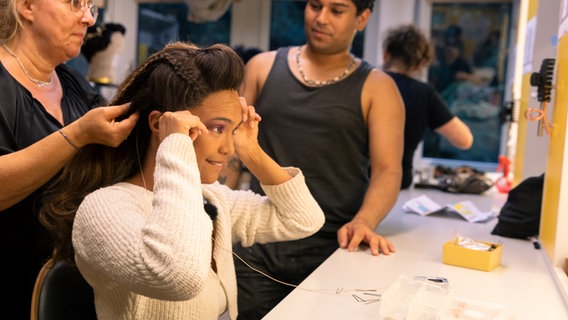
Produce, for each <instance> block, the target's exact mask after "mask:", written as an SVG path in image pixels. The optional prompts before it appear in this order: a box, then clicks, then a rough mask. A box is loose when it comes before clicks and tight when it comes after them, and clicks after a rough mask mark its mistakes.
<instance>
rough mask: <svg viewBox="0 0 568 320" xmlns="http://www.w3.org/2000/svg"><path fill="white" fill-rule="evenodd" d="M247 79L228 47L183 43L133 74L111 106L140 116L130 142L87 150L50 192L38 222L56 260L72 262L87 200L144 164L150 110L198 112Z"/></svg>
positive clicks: (155, 56)
mask: <svg viewBox="0 0 568 320" xmlns="http://www.w3.org/2000/svg"><path fill="white" fill-rule="evenodd" d="M243 75H244V64H243V62H242V60H241V58H240V57H239V56H238V54H237V53H236V52H235V51H234V50H233V49H231V48H230V47H228V46H226V45H222V44H216V45H213V46H210V47H206V48H199V47H197V46H195V45H193V44H190V43H185V42H175V43H171V44H168V45H167V46H165V47H164V48H163V49H162V50H160V51H158V52H156V53H155V54H153V55H151V56H150V57H149V58H148V59H147V60H146V61H145V62H144V64H142V65H140V66H139V67H138V68H137V69H136V70H134V71H133V72H132V73H131V74H130V75H129V76H128V77H127V78H126V79H125V80H124V81H123V82H122V84H121V86H120V87H119V89H118V94H117V96H116V97H115V98H114V100H113V101H112V103H111V104H112V105H119V104H124V103H127V102H131V104H130V108H129V110H128V112H127V114H125V115H124V117H127V116H128V115H129V114H132V113H135V112H139V113H140V118H139V120H138V122H137V123H136V126H135V127H134V129H133V130H132V133H131V134H130V136H129V137H128V139H127V140H125V141H124V142H123V143H122V144H121V145H120V146H118V147H116V148H113V147H107V146H104V145H97V144H92V145H88V146H85V147H84V148H83V149H82V150H81V151H80V152H78V153H77V154H76V156H75V157H73V158H72V159H71V160H70V161H69V162H68V163H67V164H66V165H65V167H64V168H63V170H62V171H61V174H60V175H59V176H58V177H57V178H56V180H55V181H54V182H53V183H52V184H51V186H50V187H49V189H48V190H46V193H45V198H44V200H45V201H44V205H43V206H42V208H41V210H40V213H39V218H40V221H41V223H42V224H43V225H44V226H45V227H46V228H47V229H48V230H49V232H50V233H51V235H52V237H53V240H54V253H53V255H54V258H55V259H57V260H66V261H68V262H70V263H74V250H73V245H72V243H71V230H72V226H73V220H74V217H75V214H76V212H77V209H78V208H79V205H80V204H81V202H82V201H83V199H84V198H85V196H86V195H88V194H89V193H91V192H93V191H95V190H96V189H99V188H102V187H106V186H110V185H113V184H116V183H118V182H121V181H124V180H126V179H128V178H130V177H132V176H133V175H134V174H136V173H137V172H139V171H140V166H143V165H144V158H145V157H144V155H146V153H147V150H148V145H149V141H150V128H149V123H148V116H149V114H150V112H151V111H153V110H158V111H160V112H165V111H179V110H188V109H192V108H195V107H197V106H199V105H200V104H201V103H202V102H203V100H204V99H205V98H207V96H209V95H210V94H212V93H215V92H218V91H222V90H235V91H236V90H238V87H239V85H240V84H241V82H242V80H243Z"/></svg>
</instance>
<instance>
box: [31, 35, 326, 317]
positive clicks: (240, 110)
mask: <svg viewBox="0 0 568 320" xmlns="http://www.w3.org/2000/svg"><path fill="white" fill-rule="evenodd" d="M243 73H244V64H243V62H242V60H241V58H240V57H239V56H238V55H237V54H236V53H235V52H234V51H233V50H232V49H231V48H230V47H228V46H225V45H213V46H211V47H207V48H198V47H197V46H194V45H192V44H188V43H184V42H176V43H172V44H169V45H167V46H166V47H165V48H163V49H162V50H160V51H158V52H157V53H155V54H153V55H152V56H150V57H149V58H148V59H147V60H146V62H144V63H143V64H142V65H140V66H139V67H138V68H137V69H136V70H134V72H132V73H131V74H130V76H128V77H127V78H126V80H125V81H124V82H123V83H122V85H121V86H120V87H119V90H118V95H117V97H116V98H115V100H114V101H113V103H115V104H121V103H124V102H126V101H132V103H131V105H130V112H131V113H132V112H139V114H140V120H139V121H138V123H137V125H136V127H135V128H134V131H133V134H132V135H130V136H129V137H128V139H127V140H126V141H124V142H123V143H122V144H121V145H120V146H118V147H117V148H109V147H105V146H100V145H91V146H87V147H85V148H84V150H83V151H82V152H81V153H78V154H77V155H76V157H75V158H73V159H72V160H71V161H70V162H69V163H68V164H67V165H66V166H65V168H64V170H63V172H62V174H61V176H60V177H59V179H58V180H57V181H56V182H54V184H53V185H52V188H50V189H49V190H48V191H47V192H48V196H49V197H48V199H47V201H46V205H45V207H44V208H43V210H42V212H41V218H42V222H43V223H44V224H45V225H46V226H47V227H48V228H49V229H50V230H51V231H52V232H53V234H54V235H55V239H56V250H55V259H56V260H58V259H64V260H67V261H70V262H73V261H75V262H76V265H77V267H78V269H79V271H80V272H81V273H82V275H83V276H84V277H85V279H86V280H87V282H88V283H89V284H90V285H91V286H92V287H93V290H94V294H95V307H96V312H97V317H98V319H101V320H106V319H108V320H117V319H184V320H207V319H211V320H212V319H218V318H219V316H220V315H222V314H224V313H225V312H226V311H227V310H228V314H229V317H230V319H236V317H237V284H236V276H235V269H234V264H233V256H232V252H231V250H232V249H231V247H232V243H233V242H236V241H240V242H241V244H242V245H243V246H250V245H252V244H253V243H255V242H261V243H265V242H269V241H281V240H290V239H299V238H302V237H307V236H309V235H311V234H313V233H315V232H316V231H317V230H319V229H320V228H321V226H322V225H323V223H324V215H323V212H322V210H321V209H320V207H319V206H318V204H317V202H316V201H315V199H314V198H313V197H312V195H311V194H310V191H309V190H308V187H307V186H306V183H305V179H304V176H303V174H302V172H301V171H300V170H299V169H297V168H293V167H287V168H282V167H280V166H279V165H278V164H277V163H276V162H275V161H274V160H272V159H271V158H270V157H269V156H268V155H267V154H266V153H265V152H264V151H263V150H262V149H261V148H260V146H259V145H258V140H257V134H258V123H259V121H260V117H259V116H258V115H257V114H256V112H255V110H254V107H252V106H247V105H246V101H245V100H244V99H242V98H239V96H238V87H239V85H240V84H241V82H242V79H243ZM233 152H236V153H237V154H238V156H239V158H240V159H241V160H242V161H243V163H244V164H246V166H247V168H248V169H249V170H250V172H251V173H252V174H253V175H255V176H256V177H257V179H258V180H259V181H260V182H261V183H262V188H263V190H264V191H265V193H266V195H267V196H261V195H258V194H255V193H253V192H252V191H244V190H232V189H230V188H229V187H227V186H225V185H222V184H219V183H218V182H216V181H217V179H218V177H219V171H220V169H221V167H222V164H223V163H224V162H225V161H226V160H227V158H228V157H229V156H231V155H232V154H233Z"/></svg>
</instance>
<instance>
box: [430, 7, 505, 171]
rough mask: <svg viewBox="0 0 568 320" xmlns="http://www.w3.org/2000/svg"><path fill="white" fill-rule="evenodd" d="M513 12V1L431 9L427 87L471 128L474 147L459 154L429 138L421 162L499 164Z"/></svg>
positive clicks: (453, 149)
mask: <svg viewBox="0 0 568 320" xmlns="http://www.w3.org/2000/svg"><path fill="white" fill-rule="evenodd" d="M511 11H512V3H511V1H501V2H495V1H492V2H491V3H489V2H488V3H484V2H483V1H479V2H478V3H461V1H460V3H449V2H448V1H444V2H443V3H442V2H440V3H433V4H432V20H431V21H432V24H431V37H432V39H433V41H434V42H435V47H436V54H435V61H434V63H433V64H432V65H431V67H430V69H429V71H428V81H429V82H430V83H431V84H432V85H433V86H434V87H435V88H436V90H437V91H438V92H439V93H440V95H441V96H442V97H443V98H444V100H445V101H446V103H447V104H448V106H449V107H450V110H451V111H452V112H453V113H454V114H455V115H456V116H458V117H459V118H460V119H461V120H462V121H463V122H464V123H466V124H467V125H468V126H469V127H470V129H471V131H472V133H473V135H474V143H473V146H472V148H471V149H469V150H460V149H457V148H455V147H452V146H451V145H450V144H449V142H447V141H444V140H443V139H440V137H439V135H436V134H435V133H433V132H429V133H427V135H426V137H425V139H424V145H423V158H435V159H444V160H449V162H452V161H457V162H459V163H462V164H463V162H464V161H468V162H480V163H497V161H498V157H499V153H500V144H501V140H502V139H501V125H502V123H501V113H502V112H503V110H502V109H503V107H502V106H503V95H504V89H505V88H504V87H505V71H506V70H505V67H506V57H507V47H508V44H509V29H510V25H509V24H510V20H511V19H510V16H511ZM442 162H443V161H442Z"/></svg>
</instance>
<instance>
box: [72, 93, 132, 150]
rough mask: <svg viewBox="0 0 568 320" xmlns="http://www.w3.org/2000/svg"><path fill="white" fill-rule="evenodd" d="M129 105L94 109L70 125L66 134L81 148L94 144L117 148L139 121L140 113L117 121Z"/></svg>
mask: <svg viewBox="0 0 568 320" xmlns="http://www.w3.org/2000/svg"><path fill="white" fill-rule="evenodd" d="M129 105H130V104H129V103H126V104H123V105H119V106H108V107H99V108H95V109H92V110H90V111H89V112H87V113H86V114H85V115H84V116H83V117H81V118H79V119H78V120H77V121H75V122H73V123H71V124H70V125H68V126H67V127H66V128H67V129H66V130H65V131H66V134H67V135H68V136H69V138H70V139H71V141H73V144H74V145H76V146H77V147H79V148H80V147H83V146H85V145H87V144H92V143H96V144H103V145H107V146H111V147H117V146H118V145H120V144H121V143H122V142H123V141H124V140H125V139H126V138H127V137H128V135H129V134H130V132H131V131H132V129H133V128H134V125H135V124H136V121H138V113H134V114H132V115H130V116H129V117H128V118H126V119H124V120H121V121H117V120H116V118H118V117H120V116H121V115H124V114H125V113H126V112H127V111H128V107H129Z"/></svg>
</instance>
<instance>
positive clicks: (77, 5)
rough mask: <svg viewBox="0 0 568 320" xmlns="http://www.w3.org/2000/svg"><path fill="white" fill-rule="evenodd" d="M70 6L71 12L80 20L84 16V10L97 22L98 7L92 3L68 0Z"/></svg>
mask: <svg viewBox="0 0 568 320" xmlns="http://www.w3.org/2000/svg"><path fill="white" fill-rule="evenodd" d="M68 1H69V4H70V9H71V12H73V14H74V15H75V16H76V17H77V18H80V17H82V16H83V15H84V14H85V9H88V10H89V13H90V14H91V16H92V17H93V19H95V20H97V17H98V16H99V7H97V5H96V4H94V3H93V1H80V0H68Z"/></svg>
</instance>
